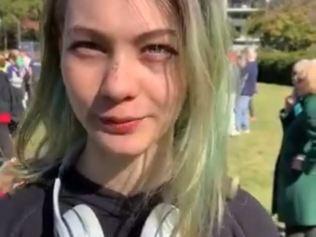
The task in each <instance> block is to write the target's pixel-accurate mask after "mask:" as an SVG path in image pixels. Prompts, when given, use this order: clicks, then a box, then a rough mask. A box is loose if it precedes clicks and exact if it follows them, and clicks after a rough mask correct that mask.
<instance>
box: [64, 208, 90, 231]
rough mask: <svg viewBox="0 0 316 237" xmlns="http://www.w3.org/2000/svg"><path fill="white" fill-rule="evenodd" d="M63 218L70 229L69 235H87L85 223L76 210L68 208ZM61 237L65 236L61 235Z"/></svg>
mask: <svg viewBox="0 0 316 237" xmlns="http://www.w3.org/2000/svg"><path fill="white" fill-rule="evenodd" d="M63 220H64V223H65V225H66V226H67V228H68V230H69V236H71V237H76V236H78V237H86V233H85V232H86V231H85V229H84V224H83V222H82V220H81V219H80V217H79V216H78V214H77V213H76V212H75V211H74V209H70V210H68V211H67V212H66V213H65V214H64V215H63ZM60 237H64V236H63V235H60Z"/></svg>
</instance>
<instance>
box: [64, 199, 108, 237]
mask: <svg viewBox="0 0 316 237" xmlns="http://www.w3.org/2000/svg"><path fill="white" fill-rule="evenodd" d="M64 219H65V221H66V222H67V225H68V226H69V228H70V229H71V232H72V234H73V236H74V237H104V233H103V230H102V227H101V225H100V222H99V220H98V218H97V216H96V215H95V213H94V212H93V210H92V209H91V208H90V207H88V206H87V205H84V204H80V205H77V206H75V207H74V208H72V209H71V210H69V211H68V212H66V213H65V214H64Z"/></svg>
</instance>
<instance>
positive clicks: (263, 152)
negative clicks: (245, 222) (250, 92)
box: [229, 84, 291, 211]
mask: <svg viewBox="0 0 316 237" xmlns="http://www.w3.org/2000/svg"><path fill="white" fill-rule="evenodd" d="M290 92H291V88H290V87H284V86H277V85H268V84H259V93H258V94H257V95H256V96H255V99H254V108H255V114H256V118H257V120H256V121H255V122H252V126H251V133H250V134H245V135H242V136H239V137H232V138H230V148H229V170H230V174H231V175H232V176H238V177H239V178H240V183H241V186H242V187H243V188H244V189H246V190H247V191H249V192H250V193H251V194H253V195H254V196H255V197H256V198H257V199H258V200H259V201H260V202H261V203H262V204H263V205H264V206H265V207H266V208H267V210H269V211H270V209H271V195H272V194H271V193H272V179H273V171H274V164H275V160H276V157H277V155H278V152H279V148H280V143H281V137H282V132H281V124H280V121H279V118H278V114H279V110H280V108H281V107H282V106H283V104H284V97H285V96H286V95H288V94H289V93H290Z"/></svg>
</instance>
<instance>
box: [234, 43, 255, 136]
mask: <svg viewBox="0 0 316 237" xmlns="http://www.w3.org/2000/svg"><path fill="white" fill-rule="evenodd" d="M245 53H246V58H247V63H246V66H245V68H243V71H242V78H244V79H243V80H244V82H243V83H242V89H241V94H240V97H239V99H238V102H237V106H236V127H237V130H238V132H241V133H243V132H244V133H249V132H250V117H249V116H250V115H249V105H250V101H251V99H252V97H253V95H254V94H255V93H256V91H257V80H258V64H257V62H256V58H257V54H256V51H255V49H253V48H247V49H246V52H245Z"/></svg>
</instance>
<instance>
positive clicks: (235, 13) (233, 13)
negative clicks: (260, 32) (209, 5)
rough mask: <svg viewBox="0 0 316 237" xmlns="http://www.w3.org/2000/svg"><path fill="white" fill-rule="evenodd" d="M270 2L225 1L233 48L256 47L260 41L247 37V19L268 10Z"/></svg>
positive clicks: (249, 0) (258, 0)
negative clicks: (231, 30) (231, 28)
mask: <svg viewBox="0 0 316 237" xmlns="http://www.w3.org/2000/svg"><path fill="white" fill-rule="evenodd" d="M270 1H271V0H226V6H227V7H226V8H227V15H228V17H229V20H230V22H231V25H232V27H233V28H234V31H235V34H234V35H235V36H236V37H235V39H234V48H235V49H236V50H239V49H243V48H245V47H247V46H255V47H258V46H259V45H260V39H259V38H254V37H250V36H248V35H247V32H246V31H247V30H246V23H247V19H248V18H249V17H250V16H252V15H253V14H258V13H260V12H261V11H264V10H265V9H267V8H268V5H269V4H270Z"/></svg>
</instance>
